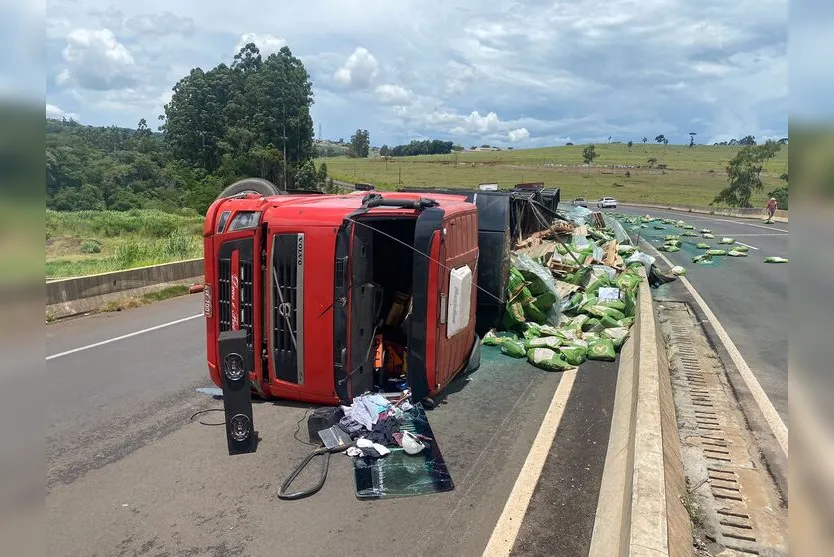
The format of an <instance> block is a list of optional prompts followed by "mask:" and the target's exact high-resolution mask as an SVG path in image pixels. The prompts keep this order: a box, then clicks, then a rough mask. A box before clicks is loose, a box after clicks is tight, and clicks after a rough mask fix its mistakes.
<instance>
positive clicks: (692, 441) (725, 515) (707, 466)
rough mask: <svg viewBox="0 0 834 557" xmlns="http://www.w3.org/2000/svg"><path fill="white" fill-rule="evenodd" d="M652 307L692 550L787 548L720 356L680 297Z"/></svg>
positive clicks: (781, 516) (780, 515) (780, 510)
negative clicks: (663, 353)
mask: <svg viewBox="0 0 834 557" xmlns="http://www.w3.org/2000/svg"><path fill="white" fill-rule="evenodd" d="M656 307H657V309H658V318H659V321H660V327H661V331H662V332H663V336H664V339H665V341H666V348H667V351H668V356H669V358H668V359H669V367H670V376H671V379H672V391H673V393H674V397H675V407H676V411H677V421H678V431H679V434H680V439H681V450H682V454H683V460H684V470H685V472H686V478H687V485H688V490H689V500H688V501H686V504H687V507H688V509H689V511H690V516H691V517H692V520H693V531H694V532H695V536H696V547H697V548H698V550H699V551H700V553H699V554H700V555H763V556H766V555H787V554H788V549H787V548H788V541H787V532H788V522H787V509H786V508H785V506H784V504H783V502H782V501H781V499H780V497H779V495H778V492H777V491H776V488H775V486H774V484H773V482H772V479H771V477H770V475H769V474H768V472H767V469H766V468H765V467H764V465H763V463H762V458H761V456H760V454H759V451H758V449H757V448H756V444H755V441H754V440H753V437H752V435H751V433H750V431H749V429H748V427H747V422H746V421H745V418H744V415H743V414H742V412H741V410H740V408H739V407H738V403H737V402H736V399H735V396H734V395H733V391H732V389H731V387H730V386H729V384H728V382H727V378H726V375H725V373H726V372H725V369H724V367H723V366H722V364H721V361H720V360H719V358H718V356H717V355H716V353H715V351H714V350H713V348H712V347H711V345H710V343H709V341H708V340H707V337H706V334H705V332H704V330H703V329H702V327H701V324H700V323H699V322H698V321H697V320H696V318H695V316H694V315H693V314H692V312H691V311H690V310H689V307H688V305H687V304H685V303H682V302H671V301H663V302H658V303H657V304H656ZM698 538H700V539H698Z"/></svg>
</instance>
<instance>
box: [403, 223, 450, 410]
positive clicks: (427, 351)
mask: <svg viewBox="0 0 834 557" xmlns="http://www.w3.org/2000/svg"><path fill="white" fill-rule="evenodd" d="M444 216H445V211H444V210H443V208H441V207H432V208H428V209H424V210H423V211H422V212H421V213H420V216H419V217H418V218H417V225H416V227H415V230H414V248H415V250H416V251H415V252H414V267H413V283H412V312H411V324H410V326H409V333H408V355H407V356H406V363H407V365H408V372H407V377H408V385H409V387H410V388H411V398H412V400H414V401H415V402H417V401H421V400H423V399H424V398H426V397H427V396H429V393H430V392H431V391H432V385H431V384H430V381H434V370H435V366H436V346H437V338H438V326H439V323H440V314H439V312H440V307H441V304H440V303H439V302H440V290H441V288H440V266H439V265H438V264H437V263H436V262H437V261H442V260H443V259H442V255H441V248H442V234H443V222H444ZM427 256H428V257H427Z"/></svg>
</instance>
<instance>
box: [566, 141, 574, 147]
mask: <svg viewBox="0 0 834 557" xmlns="http://www.w3.org/2000/svg"><path fill="white" fill-rule="evenodd" d="M571 146H573V141H568V142H567V143H565V147H571Z"/></svg>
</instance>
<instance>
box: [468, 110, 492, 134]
mask: <svg viewBox="0 0 834 557" xmlns="http://www.w3.org/2000/svg"><path fill="white" fill-rule="evenodd" d="M463 128H464V129H465V130H467V131H469V132H474V133H480V134H485V133H492V132H495V131H497V130H498V115H497V114H495V113H494V112H490V113H489V114H487V115H486V116H481V115H480V114H478V111H477V110H476V111H475V112H473V113H472V114H470V115H469V116H467V117H466V118H464V119H463Z"/></svg>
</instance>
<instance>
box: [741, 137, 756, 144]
mask: <svg viewBox="0 0 834 557" xmlns="http://www.w3.org/2000/svg"><path fill="white" fill-rule="evenodd" d="M738 144H739V145H745V146H750V145H756V138H755V137H754V136H752V135H747V136H745V137H743V138H741V139H739V140H738Z"/></svg>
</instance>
